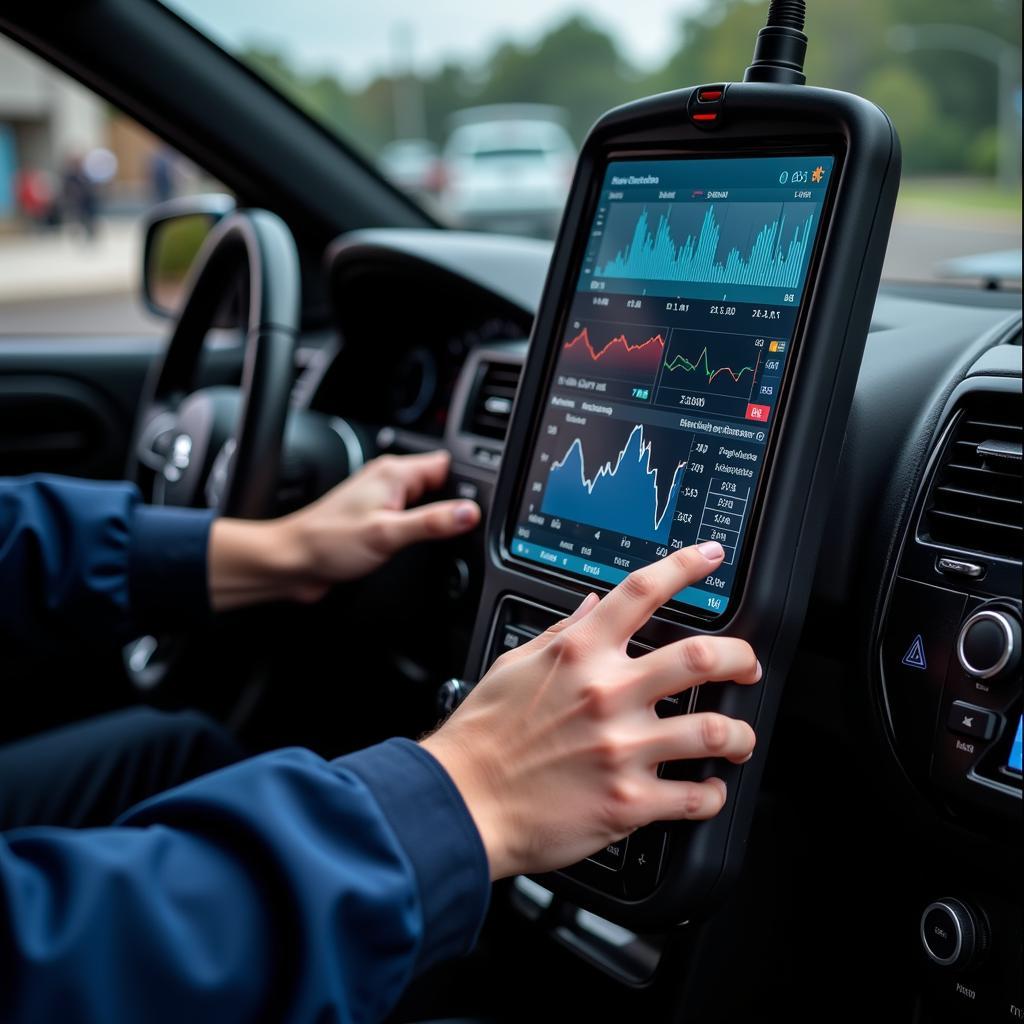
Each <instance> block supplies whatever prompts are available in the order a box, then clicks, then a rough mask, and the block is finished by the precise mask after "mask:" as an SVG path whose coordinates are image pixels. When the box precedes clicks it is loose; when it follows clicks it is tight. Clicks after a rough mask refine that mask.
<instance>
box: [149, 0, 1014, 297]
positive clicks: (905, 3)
mask: <svg viewBox="0 0 1024 1024" xmlns="http://www.w3.org/2000/svg"><path fill="white" fill-rule="evenodd" d="M167 2H168V6H170V7H172V8H173V9H174V10H175V11H177V12H178V13H179V14H180V15H181V16H182V17H184V18H186V19H187V20H189V21H190V22H191V23H193V24H194V25H195V26H196V27H198V28H199V29H200V30H201V31H203V32H205V33H207V34H208V35H209V36H210V37H211V38H212V39H214V40H215V41H216V42H218V43H219V44H220V45H222V46H223V47H225V48H226V49H228V50H229V51H230V52H232V53H233V54H234V55H235V56H237V57H238V58H239V59H241V60H242V61H244V62H245V63H247V64H248V65H250V66H251V67H252V68H254V69H255V70H256V71H257V72H259V73H260V74H261V75H262V76H263V77H264V78H266V79H267V80H268V81H269V82H270V83H271V84H272V85H274V86H275V87H277V88H278V89H280V90H281V91H282V92H283V93H284V94H285V95H287V96H288V97H289V98H290V99H291V100H292V101H294V102H295V103H296V104H297V105H299V106H300V107H301V108H302V109H304V110H305V111H307V112H308V113H309V114H311V115H312V116H313V117H315V118H316V119H318V120H319V121H321V122H322V123H323V124H325V125H326V126H327V127H328V128H330V129H331V130H332V131H334V132H336V133H337V134H338V135H339V136H340V137H342V138H343V139H344V140H345V141H346V142H348V143H349V144H351V145H352V146H354V147H355V148H356V149H358V150H360V151H361V152H362V153H363V154H364V155H366V156H368V157H370V158H371V159H372V160H374V161H375V162H376V163H377V165H378V166H379V167H380V169H381V172H382V173H383V174H384V175H386V176H387V177H388V178H390V180H391V181H392V182H393V183H394V184H395V185H396V186H397V187H398V188H401V189H403V190H404V191H406V192H408V193H409V194H410V195H412V196H413V197H414V198H415V199H416V200H417V201H418V202H420V203H422V204H423V205H424V206H426V207H427V208H428V209H429V210H430V211H431V212H432V213H433V214H434V215H435V216H436V217H438V218H439V219H440V220H442V221H443V222H445V223H448V224H450V225H453V226H458V227H463V228H469V229H480V230H498V231H512V232H519V233H524V234H534V235H542V236H551V235H553V233H554V231H555V230H556V228H557V225H558V220H559V216H560V213H561V208H562V205H563V203H564V201H565V197H566V194H567V192H568V187H569V182H570V177H571V171H572V164H573V160H574V157H575V151H576V148H577V147H578V146H579V144H580V143H581V142H582V140H583V137H584V136H585V134H586V131H587V129H588V128H589V126H590V125H591V124H592V123H593V121H594V119H595V118H596V117H597V116H598V115H600V114H601V113H602V112H603V111H604V110H606V109H608V108H609V107H612V106H615V105H617V104H620V103H624V102H627V101H629V100H631V99H636V98H638V97H641V96H644V95H649V94H651V93H655V92H662V91H665V90H668V89H672V88H675V87H678V86H681V85H689V84H695V83H700V82H713V81H717V80H722V79H725V80H735V79H737V78H739V77H740V76H741V75H742V73H743V69H744V68H745V66H746V65H747V64H748V63H749V60H750V56H751V51H752V45H753V39H754V36H755V34H756V32H757V29H758V27H759V26H761V25H763V23H764V16H765V12H766V9H767V4H766V3H765V2H763V0H757V2H749V0H646V2H645V3H644V4H643V5H642V9H641V8H638V6H637V5H631V4H623V3H621V2H619V0H591V2H590V3H588V4H587V5H586V13H585V14H584V13H582V12H583V8H582V7H581V6H580V5H577V4H574V3H571V2H567V0H518V2H517V3H515V4H481V3H479V2H477V0H436V2H434V3H430V4H423V3H419V2H412V0H380V2H379V3H375V4H369V5H355V4H345V5H329V4H319V3H314V2H313V0H292V3H289V4H280V3H271V2H267V0H247V2H246V3H241V2H239V0H167ZM809 8H810V10H809V12H808V20H807V32H808V35H809V37H810V45H809V50H808V59H807V66H806V71H807V76H808V81H809V82H810V83H812V84H814V85H822V86H830V87H834V88H838V89H845V90H849V91H851V92H856V93H860V94H861V95H864V96H867V97H868V98H869V99H872V100H874V101H875V102H877V103H878V104H880V105H881V106H882V107H883V108H884V109H885V110H886V111H887V112H888V113H889V115H890V116H891V117H892V119H893V121H894V122H895V124H896V127H897V129H898V130H899V133H900V137H901V140H902V143H903V168H904V178H903V185H902V189H901V193H900V201H899V206H898V209H897V217H896V222H895V225H894V228H893V234H892V239H891V242H890V246H889V252H888V256H887V259H886V266H885V276H886V277H887V278H889V279H891V280H936V279H948V280H955V279H962V280H965V281H972V282H976V281H978V280H981V281H982V282H991V283H996V282H998V283H1000V284H1002V285H1003V286H1006V285H1009V286H1011V287H1019V286H1020V238H1021V189H1020V181H1021V179H1020V172H1021V160H1020V144H1021V85H1020V73H1021V55H1020V23H1021V11H1020V3H1019V2H1018V0H978V2H976V3H972V4H964V3H963V2H962V0H928V2H925V0H885V2H882V0H860V2H859V3H850V2H849V0H815V2H814V3H812V4H810V5H809Z"/></svg>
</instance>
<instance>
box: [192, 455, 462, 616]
mask: <svg viewBox="0 0 1024 1024" xmlns="http://www.w3.org/2000/svg"><path fill="white" fill-rule="evenodd" d="M449 462H450V456H449V455H448V453H447V452H444V451H437V452H429V453H427V454H425V455H397V456H396V455H385V456H382V457H381V458H378V459H374V460H373V461H372V462H369V463H367V465H366V466H364V467H363V468H362V469H361V470H360V471H359V472H358V473H356V474H355V475H354V476H352V477H350V478H349V479H348V480H346V481H345V482H344V483H341V484H339V485H338V486H337V487H335V488H334V489H333V490H331V491H328V493H327V494H325V495H324V496H323V497H322V498H319V499H318V500H317V501H315V502H313V503H312V504H311V505H307V506H306V507H305V508H303V509H300V510H299V511H298V512H293V513H292V514H291V515H288V516H283V517H282V518H280V519H271V520H267V521H265V522H246V521H244V520H239V519H228V518H222V519H219V520H217V522H215V523H214V525H213V529H212V532H211V536H210V555H209V565H210V570H209V571H210V601H211V603H212V605H213V607H214V608H215V609H217V610H226V609H231V608H239V607H241V606H243V605H246V604H252V603H254V602H256V601H267V600H281V599H288V600H295V601H315V600H318V599H319V598H321V597H323V595H324V594H325V593H326V591H327V590H328V588H329V587H330V586H331V584H332V583H340V582H343V581H346V580H354V579H358V578H360V577H362V576H365V575H367V574H368V573H370V572H372V571H373V570H374V569H377V568H379V567H380V566H382V565H383V564H384V563H385V562H386V561H387V560H388V559H389V558H390V557H391V556H392V555H394V554H395V553H396V552H398V551H400V550H401V549H402V548H405V547H408V546H409V545H410V544H415V543H417V542H418V541H422V540H439V539H443V538H446V537H455V536H458V535H459V534H461V533H466V532H467V531H468V530H471V529H472V528H473V527H474V526H476V524H477V523H478V522H479V521H480V509H479V507H478V506H477V505H476V504H475V503H474V502H472V501H464V500H455V501H435V502H431V503H430V504H427V505H422V506H420V507H418V508H409V507H408V506H409V505H410V504H411V503H412V502H415V501H417V500H418V499H419V498H420V497H421V496H422V495H423V494H424V493H426V492H428V491H432V490H436V489H437V488H439V487H440V486H441V485H442V484H443V483H444V481H445V478H446V477H447V476H448V466H449Z"/></svg>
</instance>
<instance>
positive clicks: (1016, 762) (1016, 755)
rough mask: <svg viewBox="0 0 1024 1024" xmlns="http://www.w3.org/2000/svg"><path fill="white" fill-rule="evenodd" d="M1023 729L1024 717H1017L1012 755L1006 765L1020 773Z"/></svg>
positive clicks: (1011, 749)
mask: <svg viewBox="0 0 1024 1024" xmlns="http://www.w3.org/2000/svg"><path fill="white" fill-rule="evenodd" d="M1022 731H1024V717H1022V718H1018V719H1017V732H1016V734H1015V735H1014V737H1013V744H1012V745H1011V747H1010V757H1009V760H1008V762H1007V765H1006V767H1007V768H1009V769H1010V771H1011V772H1016V773H1017V774H1018V775H1019V774H1020V773H1021V747H1022V740H1021V734H1022Z"/></svg>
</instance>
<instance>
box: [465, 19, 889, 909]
mask: <svg viewBox="0 0 1024 1024" xmlns="http://www.w3.org/2000/svg"><path fill="white" fill-rule="evenodd" d="M803 16H804V3H803V2H801V0H774V2H772V3H771V6H770V11H769V16H768V24H767V25H766V27H765V28H763V29H762V30H761V32H760V33H759V35H758V39H757V44H756V49H755V54H754V61H753V63H752V64H751V66H750V67H749V68H748V69H747V72H746V75H745V77H744V81H742V82H733V83H729V82H713V83H708V84H705V85H697V86H693V87H692V88H686V89H680V90H678V91H676V92H670V93H666V94H663V95H659V96H654V97H651V98H649V99H644V100H640V101H638V102H635V103H631V104H628V105H626V106H622V107H618V108H616V109H614V110H612V111H610V112H609V113H607V114H605V115H604V116H603V117H602V118H601V119H600V120H599V121H598V122H597V123H596V124H595V125H594V127H593V128H592V130H591V131H590V134H589V136H588V137H587V139H586V142H585V143H584V145H583V148H582V151H581V154H580V157H579V163H578V165H577V168H576V174H575V178H574V181H573V185H572V189H571V192H570V195H569V199H568V204H567V207H566V210H565V214H564V218H563V221H562V225H561V229H560V232H559V235H558V238H557V242H556V245H555V249H554V255H553V258H552V262H551V267H550V270H549V274H548V279H547V283H546V286H545V290H544V295H543V299H542V302H541V305H540V309H539V312H538V315H537V318H536V322H535V325H534V330H533V336H532V341H531V345H530V350H529V356H528V359H527V362H526V365H525V368H524V371H523V376H522V382H521V385H520V387H519V392H518V397H517V400H516V404H515V409H514V412H513V415H512V420H511V425H510V429H509V435H508V439H507V442H506V446H505V454H504V458H503V461H502V466H501V472H500V476H499V480H498V484H497V489H496V493H495V498H494V504H493V506H492V510H491V515H490V519H489V522H488V527H487V545H488V554H487V558H486V568H485V578H484V588H483V594H482V600H481V603H480V611H479V615H478V618H477V620H476V624H475V630H474V636H473V641H472V645H471V652H470V657H469V664H468V668H467V676H468V678H470V679H478V678H480V676H481V675H483V673H484V672H485V671H486V670H487V668H488V666H489V664H490V663H491V661H493V660H494V658H496V657H497V656H498V655H499V654H500V653H501V652H502V651H503V650H504V649H507V648H508V647H510V646H516V645H517V644H518V643H520V642H522V641H524V640H526V639H528V638H529V637H530V636H532V635H534V634H536V633H537V632H539V631H542V630H543V629H545V628H547V626H548V625H550V624H551V623H552V622H553V621H555V620H557V619H559V618H561V617H563V616H564V615H566V614H568V613H569V612H570V611H571V610H572V609H573V608H575V607H576V605H577V604H578V603H579V602H580V600H581V599H582V597H583V596H584V595H585V594H586V592H587V591H588V590H592V589H597V590H601V589H606V588H610V587H612V586H614V585H615V584H616V583H618V582H619V581H620V580H622V579H623V578H624V577H625V576H626V575H627V574H628V573H629V572H630V571H632V570H633V569H636V568H639V567H640V566H642V565H645V564H647V563H649V562H651V561H653V560H655V559H658V558H661V557H663V556H665V555H666V554H667V553H668V552H670V551H671V550H673V549H674V548H679V547H682V546H685V545H688V544H692V543H694V542H697V541H702V540H718V541H720V542H721V544H722V545H723V547H724V548H725V551H726V558H725V562H724V564H723V565H722V567H721V568H720V569H719V571H717V572H716V573H714V574H713V575H711V576H708V577H707V578H706V579H704V580H702V581H700V582H699V583H698V584H696V585H694V586H692V587H688V588H687V589H686V590H684V591H682V592H680V593H679V594H677V595H675V598H674V599H673V600H672V601H671V602H669V603H668V604H667V605H665V606H664V607H663V608H662V609H661V610H660V611H659V613H658V614H656V615H655V616H654V617H653V618H652V620H651V621H650V622H649V623H648V624H647V626H645V627H644V628H643V629H642V630H641V631H640V632H639V633H638V634H637V636H636V637H635V638H634V643H633V645H632V647H633V652H634V653H642V652H643V651H645V650H647V649H650V648H653V647H657V646H660V645H664V644H667V643H671V642H673V641H675V640H679V639H680V638H682V637H685V636H689V635H692V634H694V633H710V634H716V633H726V634H731V635H736V636H741V637H744V638H745V639H747V640H748V641H749V642H750V643H751V644H752V645H753V647H754V649H755V650H756V652H757V654H758V656H759V658H760V659H761V662H762V665H763V667H764V676H763V678H762V680H761V682H760V683H759V684H758V685H756V686H751V687H739V686H731V685H729V684H714V685H706V686H702V687H700V688H699V689H697V690H695V691H692V692H689V693H686V694H683V695H680V697H679V698H678V699H676V700H674V701H671V700H670V701H663V702H662V703H661V705H660V706H659V708H658V713H659V714H685V713H687V712H692V711H696V710H699V711H705V710H714V711H719V712H722V713H723V714H726V715H730V716H733V717H736V718H742V719H745V720H746V721H748V722H750V723H751V724H752V725H753V727H754V729H755V730H756V732H757V735H758V747H757V751H756V752H755V755H754V757H753V759H752V760H751V761H750V762H748V763H747V764H745V765H743V766H733V765H729V764H726V763H721V762H714V761H704V762H699V761H698V762H677V763H671V764H667V765H664V766H663V767H662V772H663V774H665V775H667V776H669V777H675V778H706V777H708V776H710V775H712V774H719V775H721V776H722V777H724V779H725V781H726V783H727V784H728V789H729V797H728V801H727V804H726V806H725V809H724V810H723V811H722V812H721V813H720V814H719V815H718V816H717V817H716V818H714V819H713V820H711V821H707V822H701V823H688V822H687V823H672V822H665V823H658V824H654V825H651V826H648V827H647V828H644V829H641V830H640V831H639V832H637V833H635V834H634V835H632V836H630V837H629V839H628V840H624V841H623V842H621V843H617V844H613V845H612V846H610V847H608V848H607V849H606V850H602V851H595V853H594V855H593V857H591V858H589V859H588V860H586V861H584V862H582V863H580V864H577V865H573V866H571V867H568V868H566V869H565V870H563V871H560V872H557V873H554V874H552V875H549V876H545V877H544V878H543V879H542V881H543V883H544V884H545V885H547V886H549V887H551V888H553V889H555V890H557V891H558V892H560V893H562V894H564V895H566V896H567V897H568V898H570V899H571V900H572V901H573V902H575V903H577V904H579V905H580V906H584V907H587V908H589V909H591V910H594V911H596V912H597V913H599V914H601V915H603V916H605V917H608V918H611V919H614V920H618V921H621V922H623V923H626V924H629V925H632V926H635V927H658V926H664V925H669V924H672V923H675V922H678V921H680V920H683V919H684V918H686V917H689V916H692V915H694V914H697V913H699V912H700V910H701V908H704V907H706V906H708V905H709V903H711V902H712V901H714V900H716V899H717V898H718V897H719V895H720V894H721V893H722V892H723V891H724V889H725V888H726V887H727V886H728V884H729V882H730V880H731V879H732V878H733V877H734V876H735V875H736V873H737V870H738V868H739V866H740V860H741V853H742V851H743V849H744V845H745V842H746V839H747V834H748V830H749V827H750V823H751V819H752V816H753V813H754V805H755V800H756V796H757V791H758V786H759V781H760V776H761V772H762V768H763V765H764V760H765V755H766V752H767V750H768V747H769V741H770V738H771V731H772V725H773V721H774V718H775V714H776V710H777V707H778V704H779V699H780V695H781V691H782V684H783V681H784V679H785V677H786V672H787V669H788V667H789V664H790V660H791V657H792V653H793V650H794V646H795V643H796V640H797V636H798V633H799V630H800V627H801V625H802V622H803V619H804V614H805V610H806V604H807V600H808V595H809V591H810V587H811V580H812V577H813V575H814V569H815V563H816V560H817V555H818V550H819V547H820V545H821V543H822V533H823V529H824V524H825V517H826V511H827V508H828V504H829V498H830V493H831V487H832V481H833V478H834V476H835V473H836V467H837V463H838V458H839V453H840V446H841V442H842V438H843V433H844V429H845V426H846V421H847V417H848V414H849V411H850V403H851V399H852V395H853V390H854V384H855V381H856V378H857V373H858V368H859V365H860V361H861V356H862V352H863V347H864V342H865V338H866V335H867V332H868V327H869V321H870V317H871V311H872V307H873V305H874V300H875V294H876V291H877V287H878V281H879V276H880V273H881V267H882V260H883V256H884V253H885V247H886V241H887V239H888V234H889V228H890V224H891V220H892V214H893V207H894V204H895V200H896V192H897V187H898V182H899V168H900V150H899V144H898V140H897V137H896V133H895V131H894V130H893V126H892V124H891V122H890V121H889V119H888V117H887V116H886V115H885V114H884V113H883V112H882V111H881V110H880V109H879V108H878V107H876V106H875V105H874V104H872V103H870V102H868V101H866V100H864V99H861V98H859V97H857V96H852V95H849V94H847V93H843V92H836V91H832V90H828V89H818V88H811V87H808V86H806V85H804V84H803V82H804V76H803V72H802V70H801V68H802V62H803V56H804V52H805V50H806V45H807V38H806V36H805V35H804V34H803V32H802V28H803V20H804V17H803Z"/></svg>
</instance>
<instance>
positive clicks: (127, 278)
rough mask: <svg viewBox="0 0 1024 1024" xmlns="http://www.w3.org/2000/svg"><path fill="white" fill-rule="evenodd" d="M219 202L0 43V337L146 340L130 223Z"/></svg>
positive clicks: (124, 125)
mask: <svg viewBox="0 0 1024 1024" xmlns="http://www.w3.org/2000/svg"><path fill="white" fill-rule="evenodd" d="M209 191H224V189H223V187H222V186H220V185H219V183H218V182H216V181H214V180H213V179H212V178H210V176H209V175H207V174H205V173H204V172H203V171H202V170H201V169H200V168H198V167H197V166H196V165H195V164H194V163H192V162H191V161H189V160H186V159H185V158H184V157H183V156H182V155H181V154H180V153H177V152H176V151H174V150H173V149H171V148H170V147H169V146H167V145H166V144H165V143H163V142H161V140H160V139H158V138H157V137H156V136H154V135H152V134H151V133H150V132H148V131H146V129H144V128H143V127H142V126H141V125H139V124H138V123H137V122H136V121H134V120H133V119H132V118H130V117H128V116H127V115H125V114H123V113H121V112H120V111H118V110H116V109H115V108H113V107H111V106H110V104H108V103H107V102H106V101H105V100H103V99H101V98H100V97H99V96H96V95H95V94H94V93H92V92H91V91H90V90H89V89H87V88H85V87H84V86H82V85H80V84H79V83H77V82H75V81H74V80H72V79H71V78H69V77H68V76H67V75H64V74H62V73H61V72H59V71H57V70H56V69H54V68H53V67H51V66H50V65H49V64H47V63H46V62H45V61H42V60H40V59H39V58H38V57H36V56H34V55H33V54H31V53H29V52H28V51H26V50H25V49H23V48H22V47H20V46H19V45H17V44H16V43H14V42H12V41H10V40H8V39H5V38H3V37H0V335H7V336H11V335H18V336H21V335H26V334H68V335H72V334H73V335H80V334H101V335H104V336H110V335H112V334H132V335H135V334H140V333H141V334H152V333H162V332H163V331H164V330H166V321H164V320H160V319H158V318H156V317H154V316H153V315H152V314H150V313H148V312H147V311H146V310H145V309H144V308H143V305H142V303H141V301H140V299H139V274H140V267H141V242H142V232H141V225H140V220H141V218H142V216H143V214H144V213H145V212H146V210H147V209H149V208H150V207H151V206H152V205H154V204H155V203H157V202H161V201H163V200H165V199H170V198H172V197H174V196H179V195H185V194H188V193H193V192H209Z"/></svg>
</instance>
